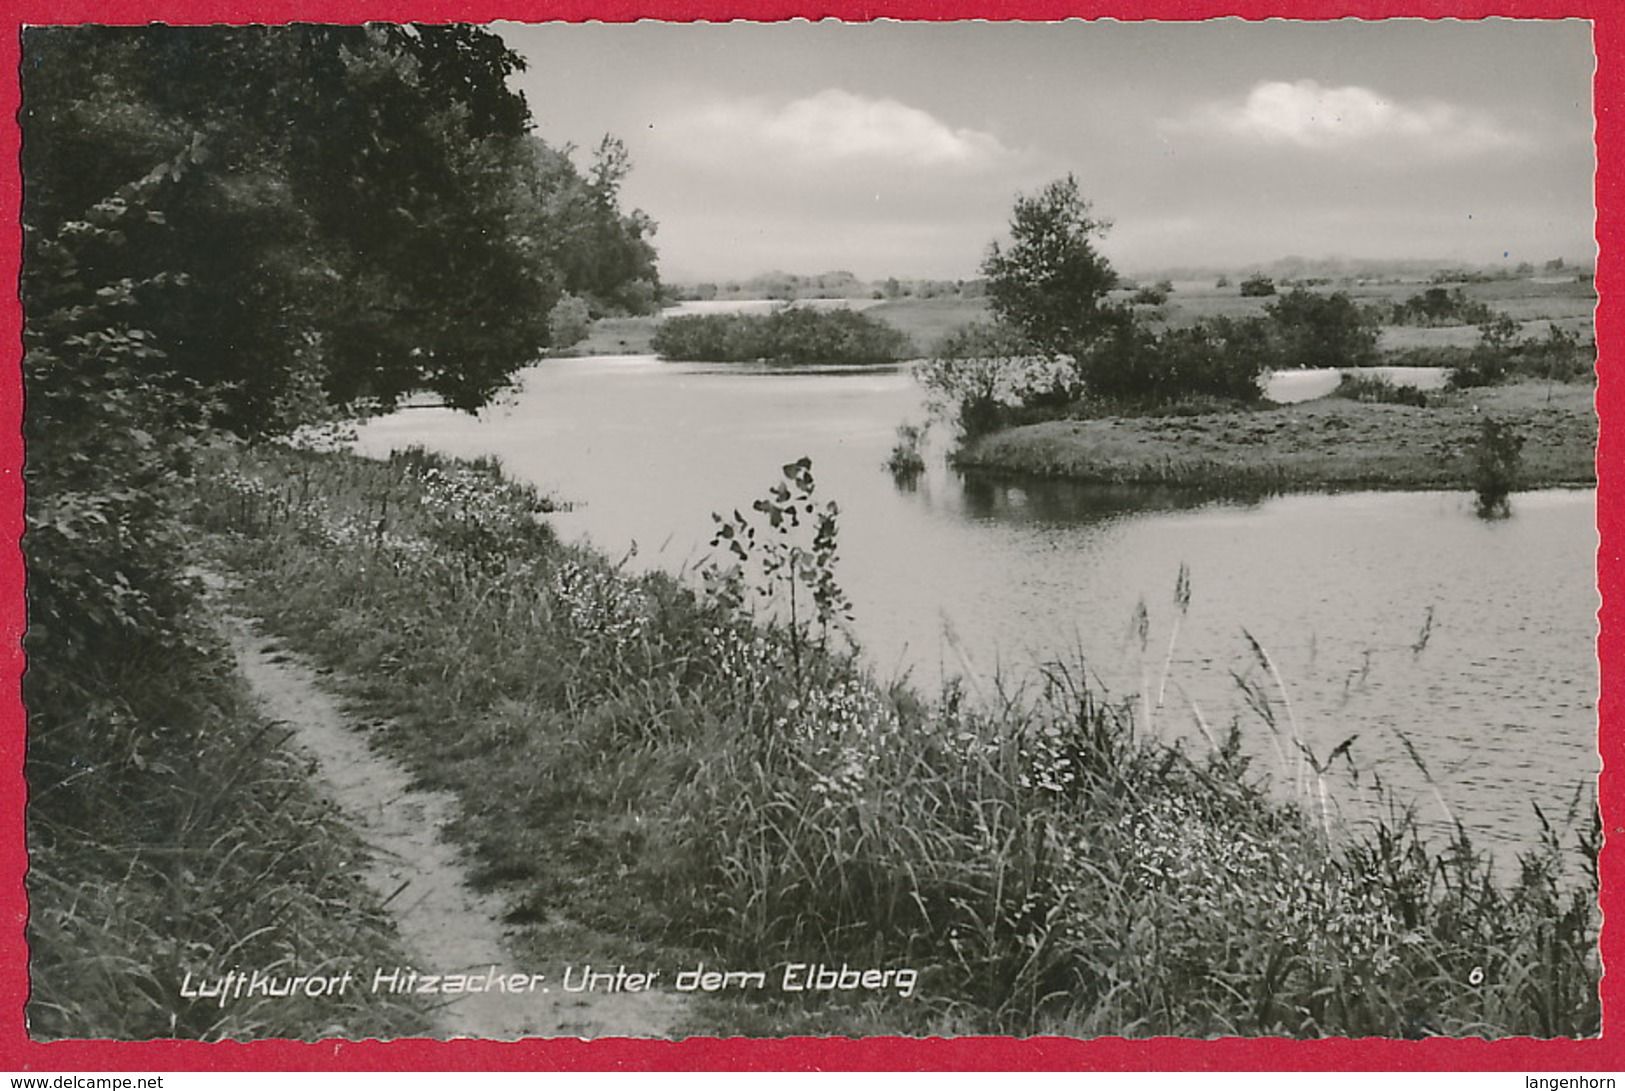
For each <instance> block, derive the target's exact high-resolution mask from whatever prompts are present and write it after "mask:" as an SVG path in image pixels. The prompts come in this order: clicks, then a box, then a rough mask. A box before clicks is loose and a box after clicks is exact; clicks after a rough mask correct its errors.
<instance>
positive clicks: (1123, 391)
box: [1080, 317, 1271, 408]
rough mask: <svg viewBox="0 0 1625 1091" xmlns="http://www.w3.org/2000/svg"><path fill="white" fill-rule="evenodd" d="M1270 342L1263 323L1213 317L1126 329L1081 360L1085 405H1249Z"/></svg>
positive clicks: (1257, 392)
mask: <svg viewBox="0 0 1625 1091" xmlns="http://www.w3.org/2000/svg"><path fill="white" fill-rule="evenodd" d="M1270 352H1271V336H1270V331H1269V328H1268V327H1267V325H1266V324H1265V322H1264V321H1263V320H1262V319H1257V318H1250V319H1232V318H1223V317H1220V318H1212V319H1207V320H1205V321H1202V322H1198V323H1196V324H1195V325H1193V326H1188V327H1183V328H1179V329H1171V330H1167V331H1165V332H1163V333H1160V334H1159V333H1154V332H1152V331H1151V330H1149V329H1147V328H1145V327H1143V326H1138V325H1124V326H1121V327H1119V329H1118V330H1117V331H1116V332H1115V333H1114V334H1113V336H1111V337H1109V338H1106V339H1103V340H1102V341H1101V342H1099V343H1098V344H1096V345H1095V346H1093V347H1092V348H1091V349H1090V351H1089V352H1088V353H1086V354H1085V355H1084V357H1083V359H1082V360H1081V361H1080V370H1081V372H1082V376H1083V382H1084V389H1085V391H1086V393H1087V395H1088V397H1089V398H1091V399H1099V400H1102V401H1105V402H1109V403H1112V404H1115V405H1119V406H1135V407H1140V408H1152V407H1156V406H1161V405H1167V404H1170V403H1173V402H1178V401H1182V400H1186V399H1189V398H1193V397H1195V398H1202V397H1210V398H1218V399H1223V400H1225V401H1230V402H1239V403H1253V402H1257V401H1259V400H1261V399H1262V398H1263V396H1264V395H1263V387H1262V384H1261V380H1262V378H1263V375H1264V373H1265V372H1266V371H1268V369H1269V366H1270Z"/></svg>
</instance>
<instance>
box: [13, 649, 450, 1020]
mask: <svg viewBox="0 0 1625 1091" xmlns="http://www.w3.org/2000/svg"><path fill="white" fill-rule="evenodd" d="M198 638H199V642H198V643H197V644H196V645H194V646H192V647H183V648H169V649H145V650H138V651H137V653H136V654H134V655H133V656H132V657H131V658H129V659H127V660H125V661H123V662H116V661H113V660H109V661H107V662H105V663H103V664H101V665H99V666H97V667H95V668H93V669H92V673H91V676H80V677H77V678H73V679H67V678H64V677H62V676H60V675H58V676H55V677H53V678H52V679H51V681H52V684H51V685H50V686H43V687H42V686H41V685H39V684H38V682H37V681H36V680H34V679H30V682H31V683H32V684H30V685H29V686H28V688H27V696H28V698H29V752H28V763H27V772H28V783H29V787H30V800H29V808H28V849H29V873H28V895H29V920H28V939H29V945H30V949H31V959H30V966H29V969H30V983H31V987H32V991H31V994H30V996H29V1000H28V1006H27V1016H28V1023H29V1030H30V1033H31V1034H32V1035H33V1036H35V1037H36V1038H43V1039H57V1038H114V1039H143V1038H205V1039H220V1038H240V1039H241V1038H264V1037H287V1038H315V1037H328V1036H333V1037H349V1038H356V1037H396V1036H406V1035H412V1034H420V1033H423V1032H424V1031H425V1030H426V1029H427V1028H428V1026H429V1020H428V1018H427V1016H426V1013H425V1011H424V1010H423V1009H421V1008H419V1007H415V1006H413V1005H411V1004H402V1003H400V1002H399V1001H394V1000H391V999H389V998H385V997H375V996H373V995H372V994H370V993H368V992H365V991H360V990H353V991H351V993H350V994H349V995H347V996H345V997H342V998H338V999H336V1000H333V999H316V1000H313V999H308V998H305V997H302V996H296V997H293V998H267V997H252V998H245V999H243V1000H240V1001H235V1002H232V1003H229V1004H227V1005H225V1006H224V1007H222V1006H221V1005H220V1004H218V1003H217V1002H215V1001H208V1000H187V999H185V998H183V997H182V995H181V992H182V984H183V982H184V979H185V975H186V974H187V973H188V972H190V973H193V974H194V975H195V976H196V977H198V978H203V979H210V978H211V977H213V978H217V977H219V976H220V975H221V974H224V973H226V972H227V971H229V970H239V971H254V970H259V971H264V972H268V973H275V974H279V975H282V976H284V977H286V976H292V975H296V974H307V975H319V974H330V973H341V972H343V971H344V970H346V969H350V968H355V967H364V966H369V965H391V964H398V963H399V962H400V960H401V955H400V953H399V951H398V950H397V948H396V947H395V942H394V939H393V936H392V932H391V929H390V927H389V925H388V923H387V921H386V920H385V918H384V917H383V916H382V914H381V913H380V912H379V911H378V909H377V908H376V905H375V899H374V898H372V896H371V895H370V893H369V892H368V891H366V890H365V888H364V887H363V885H362V883H361V882H360V880H359V879H358V878H357V877H356V876H357V873H358V872H359V871H360V870H361V868H362V866H363V849H362V846H361V845H360V844H359V843H358V841H357V840H356V838H355V836H354V834H353V833H352V832H351V830H350V829H349V828H348V827H347V826H346V825H345V824H344V823H343V821H342V820H341V819H340V817H339V816H338V814H337V813H336V812H335V811H334V810H333V808H332V807H331V806H330V805H329V804H328V803H327V802H326V801H324V800H322V799H320V798H319V797H318V796H317V795H316V793H315V792H314V791H313V790H312V788H311V785H310V780H309V775H310V770H309V768H308V766H307V762H306V760H305V759H303V758H301V757H299V756H298V755H296V754H294V753H292V752H290V750H288V749H287V748H286V747H285V745H284V744H285V743H286V742H287V738H288V735H289V734H290V732H289V730H288V729H287V728H286V727H285V726H283V725H278V724H272V723H267V722H266V721H264V720H263V719H261V718H260V717H259V716H258V715H257V713H256V712H255V711H254V709H253V708H252V705H251V703H250V702H249V700H248V699H247V696H246V694H245V693H244V691H243V689H242V684H241V683H240V682H239V681H237V680H236V679H235V678H234V676H233V674H232V672H231V669H230V666H229V663H228V659H227V657H226V656H225V654H224V652H223V651H222V650H221V649H219V648H218V647H215V646H212V645H211V644H210V643H209V641H208V638H207V634H205V633H203V632H201V631H200V632H199V633H198ZM369 906H372V908H369Z"/></svg>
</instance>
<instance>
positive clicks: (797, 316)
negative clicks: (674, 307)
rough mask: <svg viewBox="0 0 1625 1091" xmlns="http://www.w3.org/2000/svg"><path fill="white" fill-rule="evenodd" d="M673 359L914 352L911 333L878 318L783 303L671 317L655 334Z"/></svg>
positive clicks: (844, 357) (858, 360) (876, 357)
mask: <svg viewBox="0 0 1625 1091" xmlns="http://www.w3.org/2000/svg"><path fill="white" fill-rule="evenodd" d="M653 345H654V350H655V351H656V352H658V353H659V354H660V355H661V356H663V357H665V358H666V359H668V360H703V361H709V362H713V363H730V362H738V361H750V360H764V361H767V362H769V363H775V364H796V365H803V366H806V365H814V364H881V363H891V362H893V361H896V360H903V359H907V358H908V357H909V356H910V355H911V354H912V353H913V345H912V344H910V342H909V339H908V337H907V335H905V334H904V333H903V332H902V331H900V330H897V329H895V328H893V327H892V326H890V325H887V324H886V323H885V322H882V321H880V320H879V319H877V318H871V317H869V316H868V315H865V314H862V313H860V312H858V311H853V310H847V309H845V308H837V309H832V310H815V309H813V308H811V307H793V306H787V307H780V308H778V309H776V310H774V311H772V312H771V313H769V314H691V315H680V316H678V317H676V318H668V319H666V321H664V322H662V323H661V324H660V327H659V328H658V329H657V330H656V331H655V335H654V342H653Z"/></svg>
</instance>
